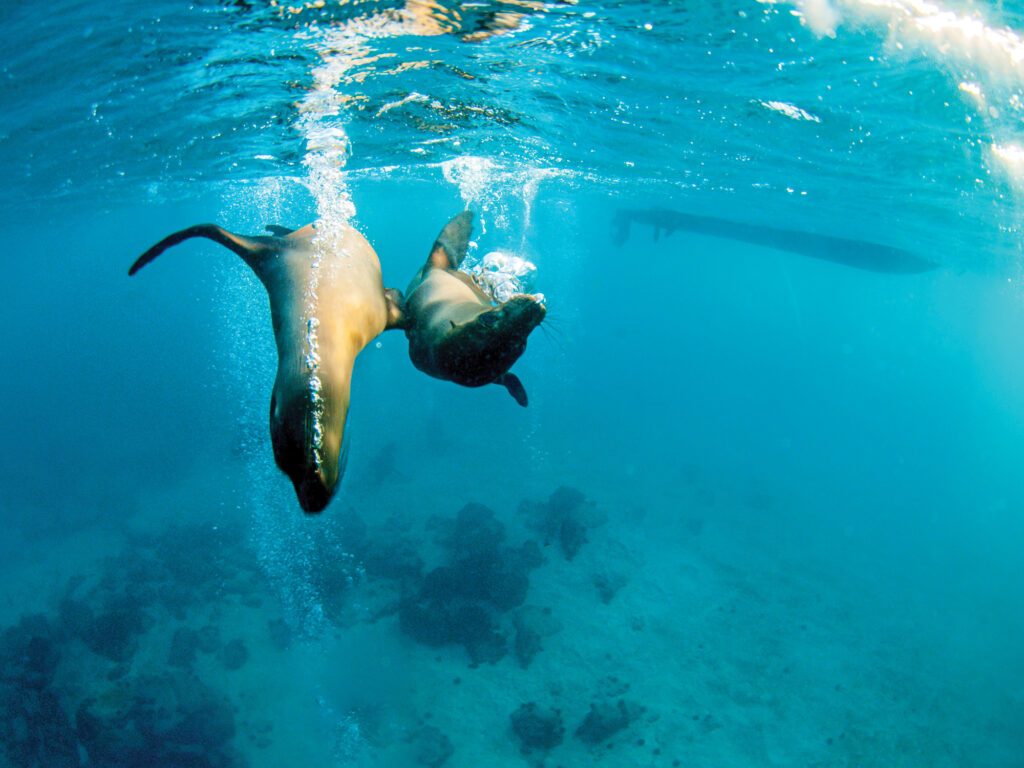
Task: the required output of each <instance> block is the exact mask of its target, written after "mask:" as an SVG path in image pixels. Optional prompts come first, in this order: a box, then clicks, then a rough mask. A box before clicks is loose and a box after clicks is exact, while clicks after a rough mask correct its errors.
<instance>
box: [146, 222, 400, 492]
mask: <svg viewBox="0 0 1024 768" xmlns="http://www.w3.org/2000/svg"><path fill="white" fill-rule="evenodd" d="M316 227H317V225H315V224H310V225H309V226H306V227H303V228H302V229H298V230H295V231H294V232H290V231H288V230H287V229H284V228H281V227H268V228H267V229H268V230H269V231H271V232H273V233H274V234H273V236H255V237H244V236H242V235H236V234H233V233H231V232H228V231H227V230H225V229H222V228H221V227H218V226H216V225H214V224H199V225H197V226H194V227H189V228H188V229H184V230H182V231H180V232H175V233H174V234H173V235H170V236H168V237H166V238H164V239H163V240H161V241H160V242H159V243H157V244H156V245H154V246H153V247H152V248H150V249H149V250H148V251H146V252H145V253H144V254H142V256H140V257H139V259H138V260H137V261H136V262H135V263H134V264H133V265H132V267H131V269H130V270H129V271H128V274H129V275H134V274H135V273H136V272H138V271H139V270H140V269H141V268H142V267H144V266H145V265H146V264H148V263H149V262H151V261H152V260H153V259H155V258H156V257H157V256H159V255H160V254H161V253H163V252H164V251H165V250H167V249H168V248H170V247H171V246H173V245H177V244H178V243H180V242H182V241H183V240H187V239H189V238H192V237H205V238H209V239H210V240H213V241H214V242H216V243H220V244H221V245H223V246H225V247H227V248H230V249H231V250H232V251H234V252H235V253H237V254H238V255H239V256H241V257H242V260H243V261H245V263H246V264H248V265H249V266H250V267H251V268H252V270H253V272H255V273H256V276H257V277H258V278H259V279H260V282H261V283H263V286H264V287H265V288H266V289H267V295H268V296H269V297H270V317H271V320H272V322H273V327H274V339H275V341H276V342H277V377H276V378H275V380H274V390H273V394H272V395H271V398H270V437H271V441H272V442H273V446H274V460H275V461H276V462H277V466H278V467H280V468H281V470H282V471H283V472H284V473H285V474H286V475H288V477H289V478H290V479H291V481H292V483H293V484H294V486H295V493H296V495H297V496H298V499H299V504H300V505H301V506H302V509H304V510H305V511H306V512H319V511H321V510H322V509H324V507H326V506H327V504H328V502H329V501H330V500H331V497H332V496H333V495H334V491H335V488H336V487H337V485H338V481H339V480H340V479H341V476H342V474H343V473H344V471H345V460H346V458H347V442H346V440H345V419H346V417H347V416H348V406H349V395H350V392H351V385H352V367H353V365H354V363H355V359H356V355H358V354H359V351H360V350H361V349H362V348H363V347H365V346H366V345H367V344H368V343H369V342H370V341H371V340H372V339H373V338H374V337H375V336H377V334H379V333H380V332H381V331H383V330H385V329H387V328H396V327H401V326H402V312H401V304H402V297H401V294H400V293H399V292H398V291H395V290H393V289H389V290H385V288H384V284H383V281H382V280H381V269H380V260H379V259H378V258H377V254H376V253H375V252H374V250H373V248H372V247H371V246H370V244H369V243H368V242H367V241H366V239H365V238H364V237H363V236H362V235H360V234H359V233H358V232H357V231H356V230H355V229H353V228H352V227H350V226H349V225H347V224H345V225H342V227H341V229H340V231H339V232H338V233H333V234H335V235H336V236H335V237H333V238H331V241H330V245H329V247H323V246H322V245H321V244H319V243H314V240H315V239H316V234H317V229H316Z"/></svg>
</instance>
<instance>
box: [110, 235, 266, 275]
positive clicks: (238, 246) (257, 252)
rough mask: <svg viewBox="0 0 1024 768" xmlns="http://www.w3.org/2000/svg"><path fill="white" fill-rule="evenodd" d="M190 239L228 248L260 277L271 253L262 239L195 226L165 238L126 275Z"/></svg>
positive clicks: (132, 273) (133, 272) (145, 254)
mask: <svg viewBox="0 0 1024 768" xmlns="http://www.w3.org/2000/svg"><path fill="white" fill-rule="evenodd" d="M192 237H205V238H207V239H209V240H213V241H214V242H215V243H219V244H220V245H223V246H224V247H225V248H230V249H231V250H232V251H234V252H235V253H237V254H238V255H239V256H241V257H242V260H243V261H244V262H245V263H246V264H248V265H249V266H250V267H252V270H253V271H254V272H255V273H256V274H257V275H258V276H262V273H263V270H262V264H263V262H264V260H265V259H266V257H267V256H268V255H269V254H270V253H271V252H272V249H271V247H270V245H269V244H268V243H266V242H264V240H263V238H250V237H243V236H242V235H236V234H234V233H233V232H228V231H227V230H226V229H224V228H222V227H218V226H217V225H216V224H197V225H195V226H194V227H189V228H188V229H183V230H181V231H180V232H175V233H174V234H173V235H168V236H167V237H165V238H164V239H163V240H161V241H160V242H159V243H157V244H156V245H154V246H153V247H152V248H150V249H149V250H148V251H146V252H145V253H144V254H142V255H141V256H139V258H138V259H136V260H135V263H134V264H132V266H131V268H130V269H129V270H128V274H129V275H134V274H135V273H136V272H138V271H139V270H140V269H142V268H143V267H144V266H146V265H147V264H149V262H151V261H152V260H153V259H155V258H156V257H157V256H159V255H160V254H161V253H163V252H164V251H166V250H167V249H168V248H170V247H171V246H173V245H177V244H178V243H180V242H183V241H184V240H188V239H189V238H192Z"/></svg>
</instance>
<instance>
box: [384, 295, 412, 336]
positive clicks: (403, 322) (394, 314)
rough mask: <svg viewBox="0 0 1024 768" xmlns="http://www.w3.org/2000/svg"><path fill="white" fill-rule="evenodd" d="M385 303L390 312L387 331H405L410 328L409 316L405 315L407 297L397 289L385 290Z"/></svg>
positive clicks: (386, 326) (385, 328) (385, 327)
mask: <svg viewBox="0 0 1024 768" xmlns="http://www.w3.org/2000/svg"><path fill="white" fill-rule="evenodd" d="M384 303H385V305H386V306H387V310H388V321H387V324H386V325H385V326H384V330H385V331H390V330H393V329H395V328H398V329H400V330H405V329H406V328H408V327H409V316H408V315H406V314H405V297H404V296H403V295H402V292H401V291H400V290H398V289H397V288H385V289H384Z"/></svg>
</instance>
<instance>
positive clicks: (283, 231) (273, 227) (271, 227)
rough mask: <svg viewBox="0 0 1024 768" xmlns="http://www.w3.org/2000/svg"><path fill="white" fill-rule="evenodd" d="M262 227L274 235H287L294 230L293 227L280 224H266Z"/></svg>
mask: <svg viewBox="0 0 1024 768" xmlns="http://www.w3.org/2000/svg"><path fill="white" fill-rule="evenodd" d="M264 229H265V230H267V232H269V233H270V234H272V235H275V236H276V237H288V235H290V234H291V233H292V232H294V231H295V230H294V229H288V227H282V226H281V225H280V224H267V226H265V227H264Z"/></svg>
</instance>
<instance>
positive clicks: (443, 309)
mask: <svg viewBox="0 0 1024 768" xmlns="http://www.w3.org/2000/svg"><path fill="white" fill-rule="evenodd" d="M472 232H473V214H472V213H471V212H470V211H463V212H462V213H460V214H459V215H458V216H456V217H455V218H453V219H452V220H451V221H449V222H448V224H447V225H445V227H444V229H442V230H441V233H440V234H439V235H438V236H437V240H436V241H435V242H434V246H433V247H432V248H431V249H430V256H429V257H428V258H427V262H426V264H424V265H423V267H422V268H421V269H420V270H419V272H417V273H416V276H415V277H414V278H413V280H412V282H411V283H410V284H409V290H408V291H407V292H406V296H407V298H406V303H405V335H406V337H407V338H408V339H409V357H410V358H411V359H412V363H413V365H415V366H416V367H417V368H419V369H420V370H421V371H423V372H424V373H427V374H429V375H430V376H434V377H435V378H438V379H444V380H445V381H454V382H455V383H456V384H461V385H463V386H465V387H480V386H483V385H484V384H492V383H493V384H501V385H502V386H504V387H505V388H506V389H507V390H508V391H509V393H510V394H511V395H512V397H514V398H515V401H516V402H517V403H519V404H520V405H523V406H525V405H526V404H527V397H526V390H525V389H524V388H523V385H522V383H521V382H520V381H519V379H518V377H516V375H515V374H513V373H509V368H511V367H512V365H513V363H515V361H516V360H518V359H519V357H520V356H521V355H522V354H523V352H524V351H525V350H526V338H527V337H528V336H529V335H530V332H531V331H532V330H533V329H534V328H536V327H537V326H538V325H539V324H540V322H541V321H542V320H543V319H544V314H545V311H546V310H545V308H544V304H543V303H542V302H541V301H540V300H539V299H538V298H537V297H536V296H532V295H530V294H518V295H516V296H513V297H512V298H510V299H509V300H508V301H505V302H503V303H502V304H500V305H498V306H495V304H494V303H493V302H492V301H491V299H490V297H489V296H488V295H487V294H486V293H485V292H484V291H483V290H482V289H481V288H480V286H479V285H477V284H476V282H474V280H473V278H472V277H471V276H470V275H468V274H466V273H465V272H461V271H459V265H460V264H462V260H463V259H464V258H465V256H466V249H467V248H468V247H469V238H470V235H471V234H472Z"/></svg>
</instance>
